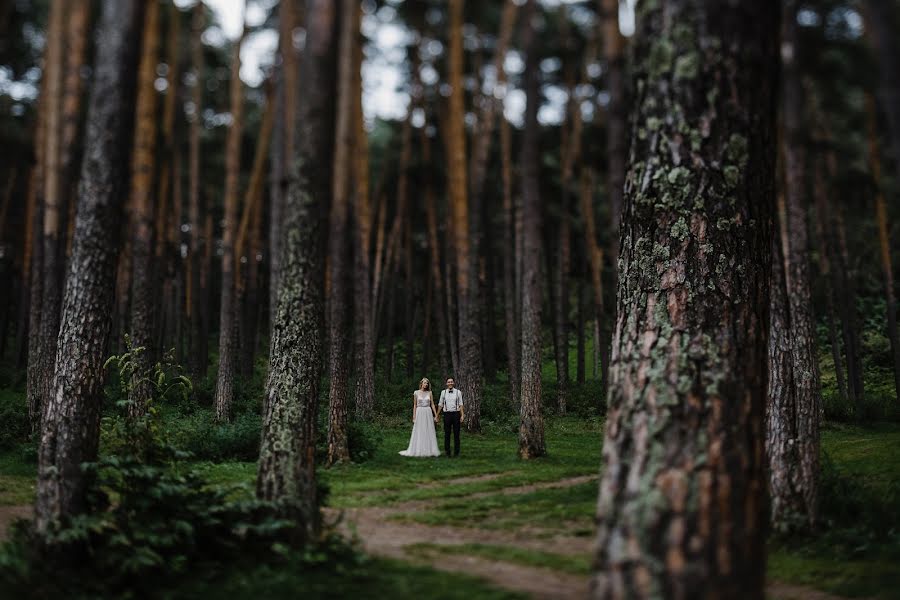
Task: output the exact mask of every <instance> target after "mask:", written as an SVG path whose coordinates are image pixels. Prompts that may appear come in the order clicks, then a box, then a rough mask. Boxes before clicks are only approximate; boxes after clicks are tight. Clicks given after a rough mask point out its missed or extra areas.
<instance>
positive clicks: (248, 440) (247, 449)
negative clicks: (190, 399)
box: [165, 408, 262, 461]
mask: <svg viewBox="0 0 900 600" xmlns="http://www.w3.org/2000/svg"><path fill="white" fill-rule="evenodd" d="M165 422H166V429H167V431H168V435H169V439H170V442H171V443H172V445H173V446H175V447H176V448H178V449H179V450H182V451H184V452H188V453H190V454H191V455H192V456H193V457H194V458H196V459H199V460H210V461H223V460H242V461H254V460H256V459H257V457H258V456H259V444H260V435H261V431H262V417H260V415H259V414H255V413H249V412H243V413H240V414H237V415H236V416H235V417H234V419H233V420H232V421H231V422H230V423H216V421H215V414H214V413H213V411H212V409H209V408H202V409H197V410H195V411H194V412H193V413H191V414H186V415H185V414H180V413H178V412H175V411H170V412H168V413H167V414H166V416H165Z"/></svg>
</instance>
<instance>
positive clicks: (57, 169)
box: [28, 1, 67, 415]
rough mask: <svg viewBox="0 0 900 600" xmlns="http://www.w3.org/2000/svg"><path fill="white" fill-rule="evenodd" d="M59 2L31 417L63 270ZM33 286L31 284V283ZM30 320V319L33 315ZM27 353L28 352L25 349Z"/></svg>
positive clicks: (48, 90)
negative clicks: (61, 238)
mask: <svg viewBox="0 0 900 600" xmlns="http://www.w3.org/2000/svg"><path fill="white" fill-rule="evenodd" d="M66 16H67V15H66V6H65V3H64V2H61V1H55V2H52V3H51V5H50V15H49V23H48V31H47V40H48V42H47V50H46V56H45V57H44V70H45V75H44V76H45V77H46V78H47V84H46V87H45V89H44V91H45V94H46V97H45V100H44V102H45V103H46V108H45V110H46V113H45V117H44V118H45V119H46V121H45V124H44V131H43V139H42V142H43V146H44V147H43V157H42V161H43V165H42V166H43V169H42V174H43V183H42V186H41V190H42V192H43V194H42V196H41V198H42V206H41V218H42V223H41V236H40V238H39V239H40V241H41V246H42V247H41V252H40V259H41V261H40V263H39V264H40V266H39V269H38V271H36V272H35V273H34V275H36V276H37V277H40V278H41V281H40V283H37V285H34V286H33V287H34V289H35V291H40V295H39V296H35V295H32V302H35V301H37V304H36V306H35V305H33V306H35V308H36V310H37V311H38V315H35V316H37V319H36V320H34V321H33V323H35V324H36V327H32V329H31V332H32V333H31V335H32V336H33V337H35V338H36V340H35V344H34V349H35V350H36V352H35V354H32V353H31V352H29V356H28V365H29V367H28V368H29V371H31V370H32V369H34V370H35V371H34V376H33V377H32V380H33V382H34V385H35V388H34V390H33V393H32V392H29V395H31V398H32V399H31V401H30V402H29V405H31V404H33V405H34V408H33V413H34V414H35V415H39V414H41V413H42V412H43V410H44V404H45V403H46V402H47V400H48V398H49V394H50V386H51V385H52V383H53V381H52V380H53V369H54V360H55V359H56V337H57V334H58V332H59V307H60V299H61V296H62V267H63V264H64V257H63V247H62V243H61V240H60V231H61V228H60V220H61V213H62V211H63V210H64V209H65V201H64V194H63V190H62V189H61V184H62V175H63V173H62V171H63V169H62V164H61V158H62V156H61V154H62V151H61V137H62V97H63V62H64V60H65V56H64V55H65V45H66V44H65V35H64V31H65V19H66ZM32 283H36V282H34V281H33V282H32ZM33 314H34V313H33ZM29 347H31V346H29Z"/></svg>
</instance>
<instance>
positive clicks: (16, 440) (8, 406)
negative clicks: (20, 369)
mask: <svg viewBox="0 0 900 600" xmlns="http://www.w3.org/2000/svg"><path fill="white" fill-rule="evenodd" d="M0 423H2V425H0V450H11V449H13V448H15V447H17V446H18V445H20V444H23V443H25V442H27V441H28V436H29V434H30V429H31V428H30V425H29V423H28V405H27V403H26V401H25V395H24V394H21V393H17V392H13V391H11V390H2V391H0Z"/></svg>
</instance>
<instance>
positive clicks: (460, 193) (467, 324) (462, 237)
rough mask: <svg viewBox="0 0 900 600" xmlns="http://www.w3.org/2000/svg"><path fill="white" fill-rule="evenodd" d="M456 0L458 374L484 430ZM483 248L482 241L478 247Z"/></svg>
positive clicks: (469, 410) (471, 418)
mask: <svg viewBox="0 0 900 600" xmlns="http://www.w3.org/2000/svg"><path fill="white" fill-rule="evenodd" d="M464 2H465V0H450V2H449V5H448V9H449V12H450V31H449V40H450V41H449V48H448V52H447V57H448V63H447V70H448V82H449V84H450V98H449V100H448V107H447V127H446V136H447V154H448V161H449V164H448V168H447V178H448V180H447V184H448V186H449V192H450V206H451V213H452V218H453V231H452V234H451V236H450V237H451V238H452V244H453V248H454V251H455V253H456V288H455V290H454V291H453V294H454V296H455V297H456V299H457V304H458V310H459V334H458V336H459V366H458V371H459V372H458V373H457V375H456V377H457V379H458V380H459V387H460V389H461V391H462V394H463V398H464V399H465V403H466V429H467V430H469V431H480V430H481V383H482V382H481V379H482V363H481V327H480V322H479V315H478V304H477V302H478V300H477V297H476V296H477V294H478V257H477V255H475V254H474V253H473V248H472V240H471V239H470V233H469V232H470V228H471V221H470V206H469V198H468V190H469V188H468V186H467V182H466V132H465V127H464V124H463V117H464V115H465V106H464V104H465V89H464V88H463V77H462V74H463V31H462V29H463V4H464ZM475 250H477V247H476V248H475Z"/></svg>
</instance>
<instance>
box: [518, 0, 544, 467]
mask: <svg viewBox="0 0 900 600" xmlns="http://www.w3.org/2000/svg"><path fill="white" fill-rule="evenodd" d="M534 11H535V0H528V3H527V4H526V5H525V12H524V14H523V19H524V21H523V23H524V28H523V36H522V37H523V44H522V45H523V48H524V49H525V56H526V58H525V74H524V78H525V84H524V87H525V131H524V134H523V139H522V154H521V163H520V164H521V168H522V175H521V177H522V211H523V213H524V221H523V228H522V249H523V253H522V263H523V280H524V281H523V285H522V383H521V386H522V388H521V389H522V391H521V393H522V396H521V400H520V403H519V406H520V412H519V415H520V423H519V456H520V457H521V458H528V459H530V458H537V457H539V456H543V455H544V454H546V452H547V450H546V444H545V442H544V417H543V414H542V409H541V254H542V252H541V222H542V218H541V212H542V209H541V197H540V193H539V190H540V180H539V175H540V152H539V149H538V143H539V137H540V130H539V126H538V120H537V113H538V105H539V104H540V101H541V100H540V88H539V81H538V77H539V72H538V69H539V67H538V64H539V56H538V45H537V40H536V39H535V38H536V36H537V33H536V32H535V30H534Z"/></svg>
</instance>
